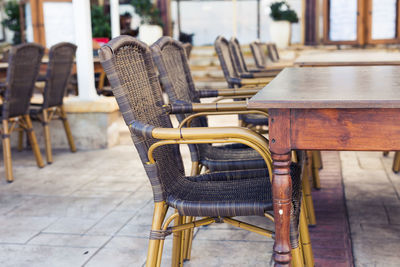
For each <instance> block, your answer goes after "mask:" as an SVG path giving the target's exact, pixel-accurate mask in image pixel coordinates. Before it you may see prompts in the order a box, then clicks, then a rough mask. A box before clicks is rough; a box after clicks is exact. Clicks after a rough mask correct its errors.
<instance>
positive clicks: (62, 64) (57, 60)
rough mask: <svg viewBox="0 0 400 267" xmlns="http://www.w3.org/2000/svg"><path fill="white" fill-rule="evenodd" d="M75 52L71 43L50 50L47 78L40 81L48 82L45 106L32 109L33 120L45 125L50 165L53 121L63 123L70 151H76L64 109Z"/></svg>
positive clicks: (36, 106)
mask: <svg viewBox="0 0 400 267" xmlns="http://www.w3.org/2000/svg"><path fill="white" fill-rule="evenodd" d="M75 51H76V45H74V44H71V43H59V44H56V45H54V46H52V47H51V48H50V52H49V65H48V67H47V73H46V76H44V77H40V79H39V80H40V81H45V82H46V86H45V88H44V93H43V104H41V105H32V106H31V109H30V115H31V117H32V119H35V120H39V121H41V122H42V124H43V130H44V138H45V146H46V158H47V162H48V163H52V162H53V156H52V151H51V140H50V129H49V123H50V121H51V120H52V119H60V120H61V121H62V122H63V125H64V130H65V133H66V135H67V139H68V144H69V147H70V150H71V151H72V152H75V151H76V147H75V143H74V139H73V137H72V133H71V128H70V126H69V123H68V120H67V116H66V113H65V111H64V107H63V99H64V95H65V91H66V89H67V86H68V81H69V78H70V75H71V70H72V66H73V64H74V58H75Z"/></svg>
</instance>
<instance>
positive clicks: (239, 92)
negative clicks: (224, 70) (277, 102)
mask: <svg viewBox="0 0 400 267" xmlns="http://www.w3.org/2000/svg"><path fill="white" fill-rule="evenodd" d="M259 90H260V89H258V88H255V89H253V88H252V89H247V88H246V89H245V88H243V89H242V88H238V89H237V88H231V89H216V90H199V91H197V93H198V95H199V97H200V98H205V97H217V96H244V95H246V96H247V95H255V94H256V93H258V91H259Z"/></svg>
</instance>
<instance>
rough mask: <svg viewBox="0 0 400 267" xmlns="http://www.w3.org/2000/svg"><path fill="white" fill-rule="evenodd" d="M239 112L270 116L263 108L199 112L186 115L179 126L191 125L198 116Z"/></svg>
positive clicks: (235, 113)
mask: <svg viewBox="0 0 400 267" xmlns="http://www.w3.org/2000/svg"><path fill="white" fill-rule="evenodd" d="M239 114H259V115H263V116H265V117H267V118H268V117H269V114H268V112H265V111H262V110H246V111H219V112H218V111H217V112H199V113H195V114H192V115H190V116H188V117H186V118H185V119H184V120H182V122H181V123H180V124H179V126H178V128H182V127H183V126H185V124H186V127H190V123H191V122H192V120H193V119H195V118H198V117H203V116H216V115H218V116H219V115H239Z"/></svg>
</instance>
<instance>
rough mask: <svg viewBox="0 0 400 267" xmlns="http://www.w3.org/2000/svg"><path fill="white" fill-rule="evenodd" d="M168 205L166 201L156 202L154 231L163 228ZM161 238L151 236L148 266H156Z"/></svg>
mask: <svg viewBox="0 0 400 267" xmlns="http://www.w3.org/2000/svg"><path fill="white" fill-rule="evenodd" d="M167 210H168V206H167V205H166V204H165V202H164V201H162V202H156V203H154V213H153V222H152V224H151V230H152V231H159V230H161V227H162V224H163V221H164V218H165V215H166V214H167ZM159 248H160V240H159V239H153V238H152V237H150V240H149V248H148V251H147V261H146V267H155V266H156V265H157V258H158V254H159Z"/></svg>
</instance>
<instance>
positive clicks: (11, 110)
mask: <svg viewBox="0 0 400 267" xmlns="http://www.w3.org/2000/svg"><path fill="white" fill-rule="evenodd" d="M43 52H44V48H43V47H42V46H40V45H38V44H33V43H30V44H22V45H18V46H14V47H12V48H11V51H10V55H9V60H8V69H7V80H6V83H5V84H3V85H2V88H3V91H2V96H3V104H2V112H1V120H2V140H3V157H4V165H5V172H6V179H7V181H8V182H12V181H13V180H14V177H13V171H12V161H11V145H10V134H11V133H12V132H13V131H14V130H18V131H26V133H27V135H28V138H29V141H30V144H31V146H32V150H33V153H34V155H35V158H36V163H37V165H38V166H39V167H40V168H42V167H44V163H43V160H42V156H41V154H40V150H39V146H38V143H37V140H36V135H35V132H34V131H33V128H32V121H31V119H30V117H29V102H30V99H31V97H32V93H33V89H34V87H35V81H36V78H37V76H38V73H39V68H40V64H41V61H42V57H43ZM10 124H11V125H10Z"/></svg>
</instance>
